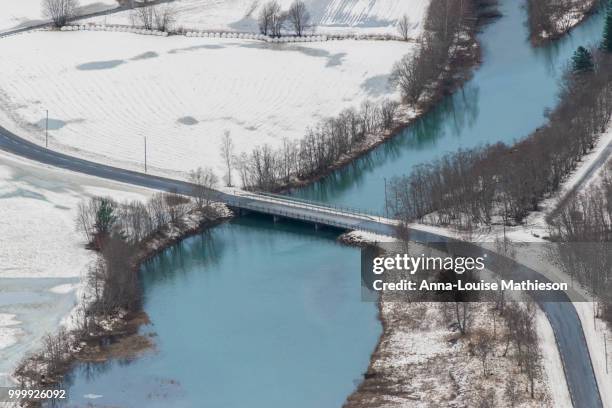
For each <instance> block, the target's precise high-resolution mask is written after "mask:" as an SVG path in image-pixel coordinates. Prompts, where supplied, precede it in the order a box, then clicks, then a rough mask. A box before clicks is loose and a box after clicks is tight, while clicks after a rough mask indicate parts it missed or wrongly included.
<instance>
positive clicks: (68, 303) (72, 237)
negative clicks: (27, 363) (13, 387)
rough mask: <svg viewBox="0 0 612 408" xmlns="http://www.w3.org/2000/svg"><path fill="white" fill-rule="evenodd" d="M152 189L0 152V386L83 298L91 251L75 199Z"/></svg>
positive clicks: (137, 194)
mask: <svg viewBox="0 0 612 408" xmlns="http://www.w3.org/2000/svg"><path fill="white" fill-rule="evenodd" d="M150 194H151V192H150V191H148V190H145V189H138V188H134V187H130V186H126V185H121V184H119V183H113V182H108V181H104V180H101V179H97V178H93V177H88V176H84V175H79V174H75V173H71V172H67V171H63V170H59V169H55V168H51V167H46V166H42V165H39V164H36V163H33V162H30V161H27V160H24V159H21V158H16V157H14V156H11V155H8V154H5V153H2V154H1V155H0V214H1V216H0V236H2V245H1V246H0V316H2V317H3V318H2V319H0V385H1V384H3V383H6V382H7V381H8V375H9V373H10V372H11V371H12V369H13V368H14V365H15V364H16V363H17V362H18V361H19V360H20V359H21V358H22V357H23V355H24V354H26V353H28V352H31V351H33V350H34V349H36V348H37V347H38V346H39V341H40V339H41V338H42V336H43V335H44V334H46V332H50V331H54V330H56V329H57V327H58V324H59V323H60V322H62V321H65V320H66V317H67V316H68V315H69V314H70V312H71V310H72V309H73V308H74V307H75V304H76V302H77V300H78V299H79V297H80V296H79V291H80V289H81V285H80V278H81V277H82V276H83V273H84V272H85V271H86V268H87V265H88V264H89V263H90V262H91V260H92V259H93V256H94V255H93V254H92V253H91V252H90V251H87V250H86V249H85V248H84V240H83V238H82V237H81V236H80V235H79V234H78V233H77V232H76V231H75V217H76V209H77V205H78V203H79V202H80V201H81V200H82V199H84V198H87V197H90V196H94V195H108V196H112V197H113V198H115V199H117V200H123V199H130V200H131V199H145V198H147V197H148V196H149V195H150Z"/></svg>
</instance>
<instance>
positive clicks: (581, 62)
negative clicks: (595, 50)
mask: <svg viewBox="0 0 612 408" xmlns="http://www.w3.org/2000/svg"><path fill="white" fill-rule="evenodd" d="M572 62H573V69H574V72H575V73H577V74H579V73H583V72H588V71H592V70H593V68H594V67H595V65H594V64H593V55H591V52H590V51H589V50H587V49H586V48H584V47H583V46H580V47H578V49H577V50H576V52H574V56H573V57H572Z"/></svg>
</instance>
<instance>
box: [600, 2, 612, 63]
mask: <svg viewBox="0 0 612 408" xmlns="http://www.w3.org/2000/svg"><path fill="white" fill-rule="evenodd" d="M601 48H603V49H604V50H605V51H607V52H612V1H611V2H610V3H608V8H607V9H606V22H605V25H604V32H603V41H602V43H601Z"/></svg>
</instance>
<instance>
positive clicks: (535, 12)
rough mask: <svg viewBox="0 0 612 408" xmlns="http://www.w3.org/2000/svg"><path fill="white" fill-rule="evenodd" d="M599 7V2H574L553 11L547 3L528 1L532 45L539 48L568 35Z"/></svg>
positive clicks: (538, 0)
mask: <svg viewBox="0 0 612 408" xmlns="http://www.w3.org/2000/svg"><path fill="white" fill-rule="evenodd" d="M600 6H601V1H600V0H576V1H569V2H566V3H563V4H562V5H559V6H558V9H556V10H555V9H554V7H553V6H552V5H550V2H549V1H540V0H535V1H533V0H530V1H529V2H528V6H527V8H528V12H529V23H530V38H531V42H532V44H533V45H534V46H536V47H541V46H544V45H546V44H548V43H551V42H553V41H555V40H558V39H560V38H561V37H563V36H564V35H566V34H569V33H570V32H571V31H572V30H573V29H574V28H575V27H576V26H578V25H580V24H581V23H582V22H584V21H585V20H586V19H587V18H588V17H590V16H591V15H593V13H595V12H597V9H598V8H599V7H600Z"/></svg>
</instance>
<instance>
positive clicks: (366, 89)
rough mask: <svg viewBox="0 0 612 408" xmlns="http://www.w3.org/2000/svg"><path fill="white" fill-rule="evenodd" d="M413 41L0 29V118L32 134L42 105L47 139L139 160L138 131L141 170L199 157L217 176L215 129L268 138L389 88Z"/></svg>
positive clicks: (39, 135)
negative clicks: (276, 40) (4, 34)
mask: <svg viewBox="0 0 612 408" xmlns="http://www.w3.org/2000/svg"><path fill="white" fill-rule="evenodd" d="M91 44H96V46H95V47H92V46H91ZM117 44H121V47H117ZM411 49H412V45H411V44H410V43H406V42H400V41H350V40H349V41H328V42H320V43H306V44H282V45H281V44H279V45H277V44H267V43H263V42H261V41H254V40H244V39H222V38H220V39H216V38H215V39H208V38H188V37H179V36H176V37H174V36H173V37H164V38H162V37H150V36H139V35H134V34H129V33H117V32H82V31H79V32H36V33H30V34H24V35H19V36H14V37H10V38H5V39H3V40H1V41H0V52H1V53H2V55H3V58H2V59H1V60H0V72H2V73H3V75H2V76H0V106H1V110H2V112H0V124H2V126H4V127H6V128H8V129H10V130H12V131H14V132H15V133H16V134H18V135H20V136H22V137H26V138H28V139H29V140H32V141H34V142H35V143H39V144H42V143H44V139H45V126H46V119H45V118H46V110H49V147H50V148H52V149H55V150H60V151H63V152H66V153H69V154H73V155H77V156H81V157H85V158H88V159H91V160H94V161H99V162H105V163H109V164H113V165H117V166H121V167H125V168H129V169H134V170H138V171H142V170H143V162H144V137H147V153H148V169H149V171H150V172H154V173H158V174H165V175H170V176H174V177H185V175H186V172H188V171H190V170H192V169H195V168H197V167H198V166H209V167H211V168H213V170H214V171H215V172H216V173H217V174H218V175H219V176H222V175H223V174H224V172H225V166H224V164H223V162H222V159H221V153H220V144H221V139H222V137H223V134H224V132H225V131H229V132H230V134H231V137H232V138H233V142H234V145H235V146H236V151H235V153H236V154H240V153H241V152H250V151H251V150H252V149H253V147H254V146H256V145H263V144H269V145H270V146H272V147H274V148H276V147H280V146H282V144H283V141H284V139H285V138H286V139H293V140H296V139H301V138H302V137H304V136H305V134H306V132H307V129H308V127H310V126H314V125H316V124H317V122H318V121H319V120H321V119H322V118H326V117H329V116H333V115H336V114H337V113H339V112H340V111H341V110H343V109H345V108H348V107H358V106H359V105H360V103H361V102H362V101H364V100H371V101H373V102H376V101H379V100H381V99H383V98H385V97H393V98H399V95H398V94H397V92H396V91H395V90H393V89H390V86H389V83H388V79H389V74H390V72H391V70H392V66H393V64H394V62H395V61H397V60H399V59H400V58H401V57H402V56H403V55H404V54H406V53H408V52H410V50H411ZM23 50H29V52H27V53H26V52H23Z"/></svg>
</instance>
